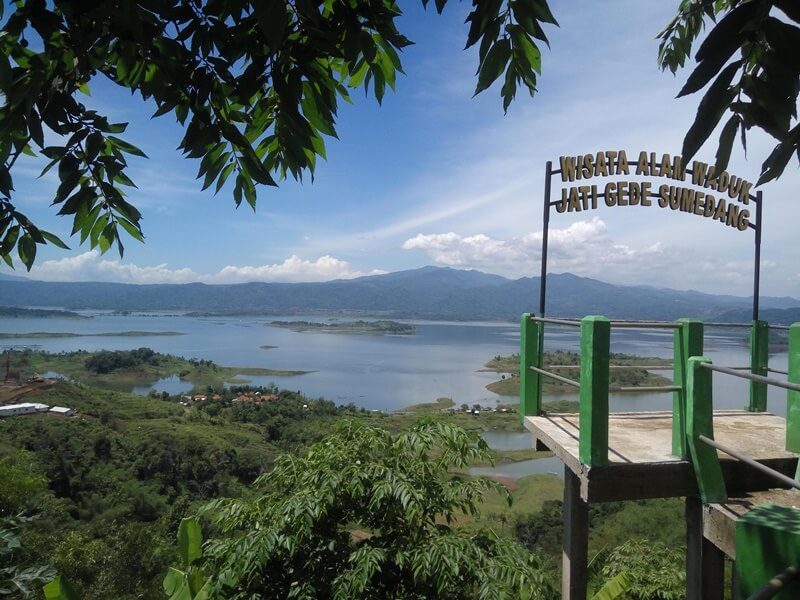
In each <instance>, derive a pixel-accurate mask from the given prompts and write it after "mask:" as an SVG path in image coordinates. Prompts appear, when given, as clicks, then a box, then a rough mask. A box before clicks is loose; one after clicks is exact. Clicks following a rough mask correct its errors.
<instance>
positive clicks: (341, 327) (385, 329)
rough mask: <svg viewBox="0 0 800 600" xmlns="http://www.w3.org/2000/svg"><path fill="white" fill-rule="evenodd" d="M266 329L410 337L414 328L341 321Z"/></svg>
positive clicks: (276, 323) (296, 323) (288, 323)
mask: <svg viewBox="0 0 800 600" xmlns="http://www.w3.org/2000/svg"><path fill="white" fill-rule="evenodd" d="M266 326H267V327H279V328H281V329H290V330H292V331H298V332H302V331H320V332H324V333H366V334H373V335H411V334H414V333H416V331H417V330H416V327H414V326H413V325H408V324H407V323H398V322H397V321H385V320H382V321H342V322H341V323H340V322H335V323H326V322H317V321H270V322H269V323H266Z"/></svg>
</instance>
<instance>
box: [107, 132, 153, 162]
mask: <svg viewBox="0 0 800 600" xmlns="http://www.w3.org/2000/svg"><path fill="white" fill-rule="evenodd" d="M108 140H109V141H110V142H112V143H113V145H114V146H116V147H117V148H119V149H120V150H122V151H123V152H125V153H127V154H134V155H136V156H141V157H143V158H147V155H146V154H145V153H144V152H142V151H141V150H139V148H137V147H136V146H134V145H133V144H129V143H128V142H126V141H125V140H121V139H119V138H118V137H114V136H113V135H110V136H108Z"/></svg>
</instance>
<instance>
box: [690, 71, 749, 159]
mask: <svg viewBox="0 0 800 600" xmlns="http://www.w3.org/2000/svg"><path fill="white" fill-rule="evenodd" d="M740 66H741V61H735V62H733V63H731V64H730V65H728V66H727V67H725V69H724V70H723V71H722V73H720V74H719V76H718V77H717V79H716V80H715V81H714V83H713V84H711V86H710V87H709V88H708V91H707V92H706V95H705V96H703V99H702V100H701V101H700V105H699V106H698V107H697V115H696V116H695V119H694V123H693V124H692V126H691V127H690V128H689V131H688V132H687V133H686V137H685V138H684V140H683V151H682V156H683V160H684V161H686V163H687V164H688V162H689V161H690V160H691V159H692V158H693V157H694V155H695V154H696V153H697V151H698V150H699V149H700V146H702V145H703V143H704V142H705V141H706V140H707V139H708V136H709V135H711V132H712V131H714V128H715V127H716V126H717V123H719V120H720V119H721V118H722V115H723V114H724V113H725V110H726V109H727V108H728V106H729V105H730V103H731V101H732V100H733V98H734V91H733V90H732V89H731V88H730V87H729V86H730V83H731V80H732V79H733V76H734V74H735V73H736V72H737V71H738V70H739V67H740Z"/></svg>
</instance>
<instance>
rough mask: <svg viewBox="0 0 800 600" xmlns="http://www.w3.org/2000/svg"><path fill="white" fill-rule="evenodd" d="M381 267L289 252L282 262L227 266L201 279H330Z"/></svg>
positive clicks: (375, 271)
mask: <svg viewBox="0 0 800 600" xmlns="http://www.w3.org/2000/svg"><path fill="white" fill-rule="evenodd" d="M382 272H383V271H379V270H377V269H376V270H373V271H370V272H368V273H365V272H363V271H357V270H353V268H352V267H351V266H350V264H349V263H348V262H347V261H344V260H341V259H338V258H334V257H333V256H329V255H327V254H326V255H325V256H320V257H319V258H318V259H317V260H313V261H312V260H303V259H301V258H300V257H299V256H296V255H292V256H290V257H289V258H287V259H286V260H284V261H283V262H282V263H276V264H272V265H261V266H258V267H235V266H227V267H224V268H223V269H222V270H220V271H219V272H218V273H217V274H216V275H213V276H211V277H209V278H205V279H204V280H205V281H207V282H208V283H237V282H242V281H329V280H331V279H352V278H353V277H361V276H363V275H377V274H379V273H382Z"/></svg>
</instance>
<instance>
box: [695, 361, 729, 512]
mask: <svg viewBox="0 0 800 600" xmlns="http://www.w3.org/2000/svg"><path fill="white" fill-rule="evenodd" d="M704 362H705V363H710V362H711V361H710V360H708V359H707V358H706V357H705V356H693V357H691V358H689V360H688V368H687V370H686V393H687V398H688V402H687V404H686V443H687V445H688V446H689V453H690V455H691V458H692V465H693V466H694V474H695V477H697V487H698V488H699V489H700V498H701V499H702V500H703V502H704V503H706V504H708V503H710V502H724V501H725V500H727V493H726V492H725V480H724V479H723V478H722V468H721V467H720V464H719V457H718V456H717V450H716V448H713V447H712V446H709V445H708V444H705V443H703V442H702V441H700V440H699V439H698V437H699V436H701V435H704V436H706V437H707V438H710V439H712V440H713V439H714V409H713V405H712V392H711V370H709V369H704V368H703V367H702V366H701V363H704Z"/></svg>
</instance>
